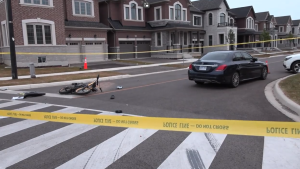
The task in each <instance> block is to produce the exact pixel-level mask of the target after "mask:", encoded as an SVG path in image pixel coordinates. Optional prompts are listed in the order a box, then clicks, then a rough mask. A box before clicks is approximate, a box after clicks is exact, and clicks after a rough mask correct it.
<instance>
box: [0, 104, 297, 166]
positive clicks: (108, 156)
mask: <svg viewBox="0 0 300 169" xmlns="http://www.w3.org/2000/svg"><path fill="white" fill-rule="evenodd" d="M21 103H29V102H25V101H10V102H6V103H2V104H0V108H3V109H5V107H8V106H14V105H18V104H21ZM51 106H57V105H52V104H41V103H35V104H34V105H31V106H26V107H22V108H19V109H16V110H21V111H38V110H39V109H43V108H49V107H51ZM61 107H62V109H60V110H57V109H55V110H57V111H55V112H59V113H80V112H82V111H84V110H88V111H94V112H97V113H98V114H99V115H119V114H115V113H113V112H108V111H101V110H91V109H84V108H78V107H69V106H61ZM97 113H96V114H97ZM123 115H124V114H123ZM126 115H130V114H126ZM1 120H2V119H0V124H1ZM4 120H5V119H4ZM44 123H47V122H46V121H37V120H22V121H18V122H15V123H13V122H12V124H8V125H4V126H2V127H0V131H1V132H0V139H5V138H6V137H5V136H8V138H9V137H10V136H9V135H10V134H13V133H16V132H25V131H23V130H25V129H28V128H31V127H38V125H41V124H44ZM96 127H99V126H93V125H83V124H69V125H67V126H65V127H62V128H55V129H53V130H52V131H47V132H45V133H43V134H41V135H36V136H35V137H34V138H30V137H28V140H26V141H20V142H17V143H15V145H12V146H10V147H9V146H7V147H5V148H3V149H1V151H0V159H1V160H0V168H1V169H2V168H6V167H9V166H12V165H15V164H17V163H19V162H23V160H26V159H28V158H31V157H32V156H34V155H36V154H39V153H42V152H44V151H46V150H50V149H52V148H54V146H57V145H59V144H61V143H68V141H70V139H74V138H75V140H76V139H77V137H78V136H79V135H81V134H83V133H87V132H90V131H91V130H92V129H95V128H96ZM100 128H101V126H100ZM157 132H158V131H157V130H150V129H134V128H128V129H125V130H123V131H121V132H119V133H116V134H115V135H114V136H112V137H110V138H105V141H101V142H99V143H96V144H94V145H93V146H91V147H88V148H86V149H84V150H83V151H81V152H80V153H79V155H77V156H74V157H70V158H69V159H67V160H66V161H64V162H63V163H60V164H59V165H57V166H55V167H56V168H57V169H65V168H72V169H82V168H85V169H92V168H100V169H101V168H106V167H108V166H110V165H112V164H113V163H115V162H117V161H118V160H119V159H120V158H122V157H124V156H125V155H126V154H128V153H129V152H132V151H137V150H136V147H138V146H139V145H141V144H143V143H144V142H145V140H147V139H150V138H152V136H153V135H154V134H155V133H157ZM226 137H227V135H226V134H210V133H190V134H189V135H188V136H187V137H186V138H185V139H184V140H183V141H182V142H181V143H180V144H178V145H179V146H177V145H176V146H177V147H176V148H174V150H172V153H171V152H170V154H167V156H166V157H165V159H162V160H161V164H159V165H158V166H159V167H158V168H159V169H173V168H176V169H177V168H178V169H181V168H182V169H186V168H193V169H208V168H210V166H211V164H212V162H213V160H214V158H215V157H216V156H217V153H218V152H219V151H220V150H221V147H222V144H223V142H224V141H225V139H226ZM0 141H1V140H0ZM3 144H5V142H3ZM97 144H98V145H97ZM95 145H96V146H95ZM0 148H1V145H0ZM154 148H155V147H154ZM160 148H163V147H160ZM66 151H67V150H66ZM299 157H300V139H289V138H276V137H264V150H263V162H262V169H277V168H278V169H279V168H287V169H294V168H299V166H300V160H299ZM46 160H47V159H46V158H45V161H46ZM45 161H37V162H36V163H41V164H43V163H45ZM55 167H53V168H55Z"/></svg>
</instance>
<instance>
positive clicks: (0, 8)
mask: <svg viewBox="0 0 300 169" xmlns="http://www.w3.org/2000/svg"><path fill="white" fill-rule="evenodd" d="M4 20H6V11H5V3H4V1H3V2H0V23H1V22H2V21H4ZM2 37H3V36H2V26H0V46H3V40H2Z"/></svg>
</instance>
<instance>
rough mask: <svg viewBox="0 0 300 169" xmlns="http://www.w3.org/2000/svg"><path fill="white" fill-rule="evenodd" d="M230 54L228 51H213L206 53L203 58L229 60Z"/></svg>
mask: <svg viewBox="0 0 300 169" xmlns="http://www.w3.org/2000/svg"><path fill="white" fill-rule="evenodd" d="M228 55H229V54H228V53H227V52H226V53H225V52H212V53H207V54H206V55H204V56H203V57H202V58H201V60H227V57H228Z"/></svg>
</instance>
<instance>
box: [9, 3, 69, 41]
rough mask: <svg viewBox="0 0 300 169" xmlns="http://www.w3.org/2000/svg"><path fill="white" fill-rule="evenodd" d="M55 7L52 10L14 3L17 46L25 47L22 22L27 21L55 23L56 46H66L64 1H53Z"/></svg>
mask: <svg viewBox="0 0 300 169" xmlns="http://www.w3.org/2000/svg"><path fill="white" fill-rule="evenodd" d="M53 6H54V7H50V8H43V7H33V6H22V5H21V4H19V1H12V12H13V21H14V30H15V32H14V33H15V39H16V41H15V42H16V45H24V40H23V31H22V20H25V19H37V18H40V19H44V20H50V21H53V22H54V23H55V33H56V44H57V45H63V44H65V39H64V37H65V36H64V35H65V26H64V25H65V24H64V19H63V17H62V16H64V9H63V1H62V0H53Z"/></svg>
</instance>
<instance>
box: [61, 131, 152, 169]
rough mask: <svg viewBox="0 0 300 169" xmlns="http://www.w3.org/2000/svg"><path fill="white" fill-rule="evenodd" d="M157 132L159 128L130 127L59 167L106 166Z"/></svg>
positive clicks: (91, 168) (87, 168)
mask: <svg viewBox="0 0 300 169" xmlns="http://www.w3.org/2000/svg"><path fill="white" fill-rule="evenodd" d="M155 132H157V130H148V129H129V128H128V129H126V130H124V131H122V132H120V133H119V134H117V135H115V136H114V137H111V138H110V139H108V140H106V141H104V142H103V143H101V144H99V145H98V146H95V147H93V148H91V149H90V150H88V151H86V152H84V153H82V154H81V155H79V156H77V157H75V158H74V159H72V160H70V161H68V162H66V163H65V164H63V165H61V166H59V167H58V168H57V169H64V168H72V169H82V168H85V169H89V168H90V169H93V168H106V167H108V166H109V165H111V164H112V163H114V162H115V161H116V160H118V159H119V158H121V157H122V156H124V155H125V154H126V153H128V152H129V151H130V150H132V149H133V148H135V147H136V146H137V145H139V144H140V143H142V142H143V141H145V140H146V139H147V138H149V137H150V136H152V135H153V134H154V133H155Z"/></svg>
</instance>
